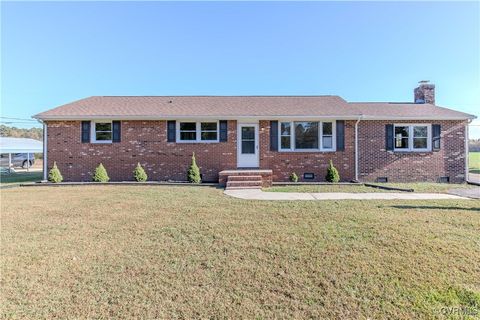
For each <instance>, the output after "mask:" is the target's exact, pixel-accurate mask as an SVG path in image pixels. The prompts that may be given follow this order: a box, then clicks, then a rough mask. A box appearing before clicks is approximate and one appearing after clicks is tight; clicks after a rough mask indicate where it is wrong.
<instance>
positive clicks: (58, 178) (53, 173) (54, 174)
mask: <svg viewBox="0 0 480 320" xmlns="http://www.w3.org/2000/svg"><path fill="white" fill-rule="evenodd" d="M48 181H50V182H53V183H59V182H62V181H63V177H62V174H61V173H60V170H59V169H58V167H57V162H55V161H54V162H53V167H52V169H50V171H49V172H48Z"/></svg>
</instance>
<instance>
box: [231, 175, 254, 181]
mask: <svg viewBox="0 0 480 320" xmlns="http://www.w3.org/2000/svg"><path fill="white" fill-rule="evenodd" d="M228 181H260V182H261V181H262V176H253V175H252V176H228Z"/></svg>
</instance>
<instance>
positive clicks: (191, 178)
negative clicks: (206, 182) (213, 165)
mask: <svg viewBox="0 0 480 320" xmlns="http://www.w3.org/2000/svg"><path fill="white" fill-rule="evenodd" d="M187 180H188V182H191V183H200V182H201V181H202V178H201V177H200V168H199V167H198V166H197V161H196V160H195V152H194V153H193V154H192V164H191V165H190V168H188V172H187Z"/></svg>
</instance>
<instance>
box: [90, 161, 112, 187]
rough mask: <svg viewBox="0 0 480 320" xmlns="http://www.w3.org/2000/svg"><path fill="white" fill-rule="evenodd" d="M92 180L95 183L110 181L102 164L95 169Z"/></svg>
mask: <svg viewBox="0 0 480 320" xmlns="http://www.w3.org/2000/svg"><path fill="white" fill-rule="evenodd" d="M92 180H93V181H95V182H108V180H110V178H109V177H108V173H107V170H106V169H105V167H104V166H103V164H101V163H100V164H99V165H98V167H96V168H95V172H94V173H93V177H92Z"/></svg>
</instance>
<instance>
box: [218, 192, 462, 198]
mask: <svg viewBox="0 0 480 320" xmlns="http://www.w3.org/2000/svg"><path fill="white" fill-rule="evenodd" d="M224 193H225V194H226V195H229V196H231V197H235V198H239V199H246V200H440V199H450V200H459V199H461V200H469V199H468V198H464V197H460V196H456V195H452V194H443V193H414V192H385V193H383V192H375V193H347V192H324V193H303V192H302V193H300V192H263V191H262V190H261V189H244V190H225V191H224Z"/></svg>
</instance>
